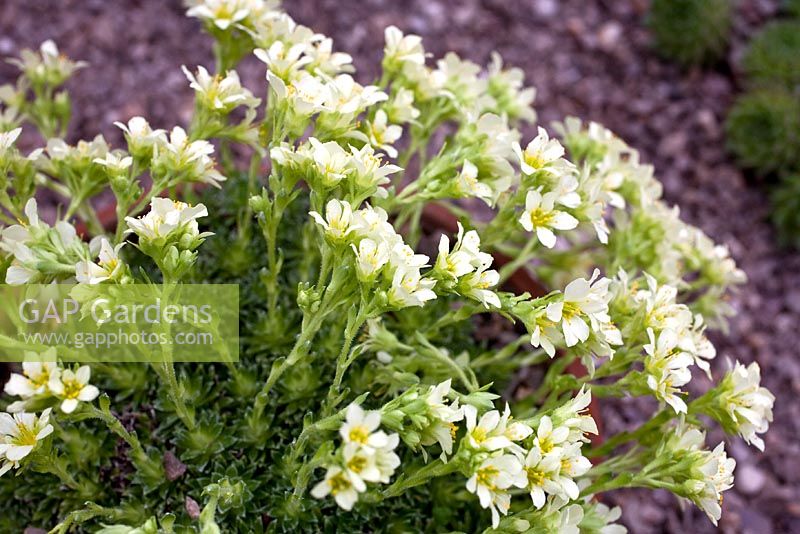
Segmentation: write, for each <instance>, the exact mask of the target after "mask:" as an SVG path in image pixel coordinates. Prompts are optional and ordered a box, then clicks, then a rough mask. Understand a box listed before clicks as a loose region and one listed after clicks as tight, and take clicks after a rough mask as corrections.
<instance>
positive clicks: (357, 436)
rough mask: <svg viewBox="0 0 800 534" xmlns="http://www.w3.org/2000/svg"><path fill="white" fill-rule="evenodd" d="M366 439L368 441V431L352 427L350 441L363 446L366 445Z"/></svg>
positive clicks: (360, 427) (361, 427)
mask: <svg viewBox="0 0 800 534" xmlns="http://www.w3.org/2000/svg"><path fill="white" fill-rule="evenodd" d="M367 439H369V431H367V429H366V428H364V427H363V426H354V427H353V428H351V429H350V441H355V442H356V443H361V444H362V445H364V444H366V443H367Z"/></svg>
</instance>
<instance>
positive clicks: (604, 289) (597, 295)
mask: <svg viewBox="0 0 800 534" xmlns="http://www.w3.org/2000/svg"><path fill="white" fill-rule="evenodd" d="M599 277H600V271H599V270H597V269H595V270H594V273H592V277H591V278H590V279H589V280H586V279H585V278H578V279H576V280H573V281H572V282H570V283H569V284H568V285H567V287H566V288H565V289H564V298H563V300H560V301H558V302H553V303H551V304H548V306H547V311H546V315H547V318H548V319H549V320H551V321H553V322H555V323H558V322H560V323H561V328H562V330H563V332H564V339H565V341H566V344H567V346H568V347H572V346H574V345H577V344H578V343H579V342H584V341H586V340H587V339H589V334H590V333H591V330H590V327H589V324H591V329H592V330H595V331H600V330H601V326H602V325H603V324H606V323H609V322H610V321H611V318H610V317H609V315H608V302H609V300H610V299H611V294H610V293H609V291H608V285H609V283H610V282H611V281H610V280H609V279H608V278H599ZM584 317H585V318H586V319H589V324H587V323H586V319H584Z"/></svg>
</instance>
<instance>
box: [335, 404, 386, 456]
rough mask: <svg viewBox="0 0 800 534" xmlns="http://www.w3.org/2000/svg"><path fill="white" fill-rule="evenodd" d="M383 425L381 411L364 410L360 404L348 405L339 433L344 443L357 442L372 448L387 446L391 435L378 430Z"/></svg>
mask: <svg viewBox="0 0 800 534" xmlns="http://www.w3.org/2000/svg"><path fill="white" fill-rule="evenodd" d="M380 425H381V413H380V412H379V411H377V410H372V411H368V412H367V411H364V410H363V409H362V408H361V406H359V405H358V404H355V403H354V404H351V405H350V406H348V407H347V412H346V414H345V422H344V423H343V424H342V426H341V428H339V435H340V436H341V437H342V440H344V443H345V444H347V443H356V444H357V445H359V446H361V447H366V448H369V449H371V450H373V451H374V450H375V449H379V448H382V447H386V445H387V444H388V443H389V436H387V435H386V433H385V432H383V431H380V430H378V428H379V427H380Z"/></svg>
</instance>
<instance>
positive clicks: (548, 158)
mask: <svg viewBox="0 0 800 534" xmlns="http://www.w3.org/2000/svg"><path fill="white" fill-rule="evenodd" d="M513 147H514V153H515V154H516V155H517V158H518V159H519V164H520V168H521V169H522V172H523V173H525V174H527V175H531V174H534V173H536V172H539V171H543V170H546V171H549V172H554V171H557V170H560V169H563V168H564V167H566V166H567V162H566V161H565V160H563V159H562V158H563V156H564V147H563V146H561V143H559V142H558V141H557V140H556V139H550V136H549V135H547V130H545V129H544V128H542V127H541V126H540V127H539V135H537V136H536V137H534V138H533V140H532V141H531V142H530V143H528V146H527V147H526V148H525V150H524V151H523V150H522V147H521V146H520V145H519V143H514V145H513Z"/></svg>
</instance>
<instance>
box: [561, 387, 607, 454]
mask: <svg viewBox="0 0 800 534" xmlns="http://www.w3.org/2000/svg"><path fill="white" fill-rule="evenodd" d="M591 402H592V390H591V389H587V388H586V387H583V386H582V387H581V389H580V391H579V392H578V394H577V395H575V397H574V398H573V399H571V400H569V401H567V402H566V403H565V404H563V405H562V406H560V407H558V408H556V409H555V410H553V413H552V419H553V420H555V421H556V422H557V424H558V425H559V426H565V427H567V428H569V429H570V433H569V437H568V438H567V439H568V440H569V441H587V442H588V441H589V440H588V438H586V434H597V432H598V431H597V423H596V422H595V420H594V418H593V417H592V415H591V414H590V413H588V409H589V405H590V404H591Z"/></svg>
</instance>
